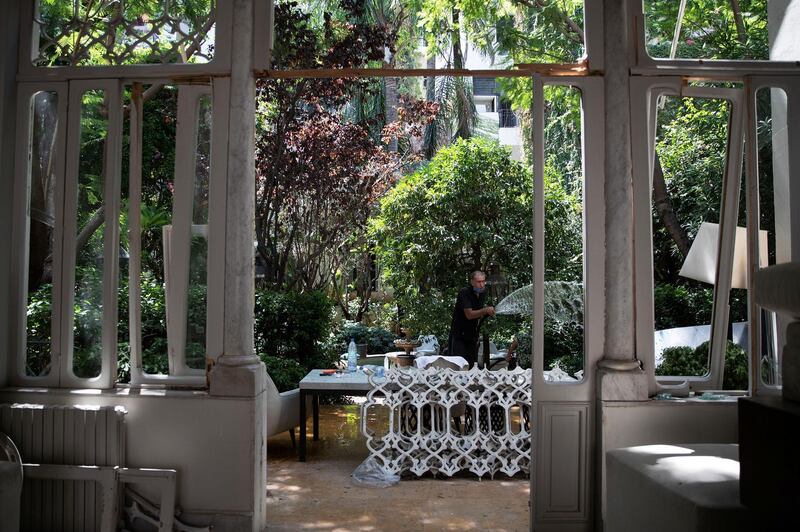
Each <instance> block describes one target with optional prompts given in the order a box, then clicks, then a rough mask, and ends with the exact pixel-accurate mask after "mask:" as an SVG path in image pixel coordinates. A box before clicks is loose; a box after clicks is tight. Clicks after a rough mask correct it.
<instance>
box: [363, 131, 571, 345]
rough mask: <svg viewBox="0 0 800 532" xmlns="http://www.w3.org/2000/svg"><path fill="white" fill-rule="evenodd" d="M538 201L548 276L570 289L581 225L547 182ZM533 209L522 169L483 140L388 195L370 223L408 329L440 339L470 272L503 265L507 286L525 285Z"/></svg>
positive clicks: (448, 151) (440, 158)
mask: <svg viewBox="0 0 800 532" xmlns="http://www.w3.org/2000/svg"><path fill="white" fill-rule="evenodd" d="M545 201H546V209H547V210H548V213H549V215H548V217H547V221H546V227H545V234H546V235H547V243H546V246H547V248H548V250H552V252H548V255H547V257H546V266H545V267H546V269H547V271H548V272H550V274H549V276H552V277H554V278H558V277H560V278H561V279H565V280H574V279H575V275H576V274H578V272H579V271H580V267H581V266H580V264H581V261H580V260H577V261H576V260H574V259H575V257H576V256H577V257H579V256H580V253H581V251H580V249H581V245H580V242H581V239H580V225H576V220H577V222H578V224H579V221H580V216H575V212H576V211H575V209H576V207H575V205H574V204H573V202H572V201H571V198H570V196H569V195H567V194H566V193H565V192H564V190H563V188H561V186H560V184H559V182H558V181H557V180H554V179H548V183H547V185H546V187H545ZM532 205H533V180H532V177H531V174H530V172H529V170H528V169H527V168H526V167H525V166H524V165H522V164H520V163H518V162H516V161H513V160H511V158H510V154H509V151H508V150H507V149H505V148H502V147H500V146H499V145H498V144H497V143H496V142H492V141H488V140H485V139H480V138H472V139H469V140H463V139H460V140H458V141H456V142H455V143H454V144H452V145H451V146H449V147H447V148H443V149H441V150H440V151H439V152H438V153H437V154H436V156H435V157H434V158H433V159H432V160H431V162H430V164H429V165H427V166H426V167H424V168H422V169H420V170H419V171H417V172H416V173H414V174H412V175H410V176H408V177H406V178H405V179H403V180H402V181H401V182H400V183H399V184H398V185H397V186H396V187H395V188H394V189H393V190H391V191H390V192H389V193H388V194H387V195H386V197H385V198H384V199H383V200H382V201H381V208H380V213H379V214H378V215H376V216H374V217H373V218H372V219H371V220H370V234H371V237H372V238H373V239H374V241H375V242H376V253H377V256H378V260H379V263H380V264H381V265H382V267H383V277H384V279H385V281H386V282H387V283H388V284H389V285H390V286H391V287H392V288H393V289H394V294H395V298H396V300H397V302H398V304H399V305H400V307H401V309H402V310H403V312H404V317H405V321H406V322H407V324H409V325H410V326H411V327H412V328H413V329H415V330H417V331H419V332H428V331H430V332H433V333H436V334H438V335H440V336H445V335H446V328H447V327H448V326H449V319H450V309H451V306H452V302H453V298H454V297H455V294H456V292H457V291H458V289H459V288H460V287H462V286H464V285H465V284H466V283H467V277H468V274H469V272H470V271H472V270H476V269H487V267H488V266H489V264H491V263H497V264H500V265H502V267H503V271H504V272H505V275H506V277H507V278H508V279H509V282H510V283H511V285H512V286H522V285H525V284H528V283H530V282H531V258H532V254H533V240H532V234H533V231H532V215H533V213H532ZM578 275H579V274H578ZM422 328H426V329H427V330H426V331H423V330H422Z"/></svg>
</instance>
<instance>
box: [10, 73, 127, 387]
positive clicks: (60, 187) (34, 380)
mask: <svg viewBox="0 0 800 532" xmlns="http://www.w3.org/2000/svg"><path fill="white" fill-rule="evenodd" d="M18 87H19V89H20V92H19V94H21V95H22V96H23V97H22V98H19V99H18V101H17V123H18V124H20V125H21V126H22V128H23V132H24V136H22V138H24V139H27V141H26V142H18V143H17V146H16V155H15V185H14V198H15V210H14V221H13V227H14V232H13V235H14V236H13V238H14V243H13V253H14V261H13V268H14V269H15V271H14V278H15V279H16V280H17V283H16V284H15V286H14V287H13V290H15V293H14V294H13V299H12V300H13V301H14V302H15V303H13V305H14V309H15V311H14V312H12V317H11V320H12V323H14V329H15V330H16V332H17V333H16V334H13V335H12V339H11V343H12V352H13V353H14V355H13V356H12V357H11V359H12V360H13V361H14V362H12V368H13V369H12V372H11V377H12V380H13V381H14V382H16V383H17V384H20V385H25V384H28V385H31V384H38V385H43V386H58V387H63V388H78V387H80V388H110V387H111V386H112V385H113V383H114V380H115V378H116V364H117V321H116V320H117V293H116V277H117V272H118V267H119V265H118V262H117V261H118V257H117V253H118V249H119V231H118V226H117V224H116V223H108V220H117V219H118V218H119V204H120V201H119V186H120V172H121V162H122V159H121V154H122V152H121V150H122V100H121V85H120V83H119V81H118V80H115V79H101V80H73V81H70V82H67V83H64V82H55V83H46V82H42V83H20V84H19V85H18ZM90 90H101V91H103V92H104V94H105V101H106V104H107V108H108V122H107V131H106V138H105V146H104V151H105V158H106V161H107V165H106V168H105V175H104V176H103V205H104V207H105V216H106V220H107V221H106V223H104V227H103V295H102V301H103V320H102V337H101V345H102V355H101V372H100V375H98V376H97V377H93V378H80V377H77V376H76V375H75V373H74V371H73V361H74V356H73V337H74V326H73V323H74V299H75V260H76V250H75V240H76V236H77V211H76V209H77V197H78V172H79V164H80V132H81V108H82V105H81V98H82V97H83V94H84V93H86V92H87V91H90ZM50 91H52V92H56V93H57V94H58V95H59V102H58V117H59V132H58V133H60V134H59V136H58V137H57V139H56V145H55V150H56V151H55V159H54V161H55V162H56V173H55V177H56V179H57V182H56V191H55V203H56V222H55V233H54V238H53V291H52V301H51V309H52V321H51V333H50V334H51V348H50V368H51V369H50V371H49V373H48V374H47V375H45V376H41V377H37V376H29V375H25V363H26V356H27V352H26V343H27V340H26V339H27V327H26V324H27V320H26V319H25V315H26V304H27V300H28V294H27V286H28V283H27V269H28V249H29V242H30V186H31V184H30V168H31V166H30V138H31V134H32V129H31V122H32V118H31V111H32V109H31V102H32V97H33V96H34V95H35V94H36V93H37V92H50ZM62 124H63V125H62ZM62 132H63V133H62Z"/></svg>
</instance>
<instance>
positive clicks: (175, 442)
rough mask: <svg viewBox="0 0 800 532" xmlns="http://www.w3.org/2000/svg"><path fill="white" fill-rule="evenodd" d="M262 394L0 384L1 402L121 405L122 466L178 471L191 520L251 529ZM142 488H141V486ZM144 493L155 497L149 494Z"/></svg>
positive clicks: (180, 503) (182, 499)
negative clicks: (29, 387)
mask: <svg viewBox="0 0 800 532" xmlns="http://www.w3.org/2000/svg"><path fill="white" fill-rule="evenodd" d="M260 398H263V394H262V396H260V397H259V398H255V399H254V398H218V397H210V396H209V395H208V394H207V393H206V392H200V391H174V390H134V389H129V388H120V389H117V390H107V391H102V392H101V391H99V390H72V391H70V390H66V389H51V390H47V391H45V390H39V391H35V390H31V391H12V390H3V391H0V403H14V402H25V403H38V404H95V405H120V406H123V407H125V408H126V409H127V411H128V413H127V415H126V416H125V425H126V442H127V464H126V465H127V466H128V467H145V468H146V467H153V468H171V469H177V471H178V489H177V504H178V506H180V507H181V510H182V515H183V517H182V518H181V519H185V520H187V521H189V522H190V523H191V524H195V525H211V524H213V525H214V531H215V532H221V531H225V530H249V529H250V528H251V526H250V522H251V520H252V515H253V511H254V509H253V485H254V482H255V481H256V479H257V478H259V477H260V478H262V479H263V475H258V472H257V471H255V466H254V465H253V464H255V463H258V461H257V460H256V458H255V457H254V451H255V450H256V449H257V448H256V446H254V444H253V441H254V439H257V436H258V435H257V434H256V433H255V432H256V430H259V429H260V428H263V425H262V427H259V426H258V424H257V423H256V422H255V421H256V420H255V418H254V413H255V411H256V406H257V403H258V401H259V400H260ZM142 491H143V492H144V491H145V490H144V488H143V487H142ZM148 495H149V498H150V500H152V501H153V502H155V503H158V500H159V499H158V497H157V496H156V494H155V493H149V494H148Z"/></svg>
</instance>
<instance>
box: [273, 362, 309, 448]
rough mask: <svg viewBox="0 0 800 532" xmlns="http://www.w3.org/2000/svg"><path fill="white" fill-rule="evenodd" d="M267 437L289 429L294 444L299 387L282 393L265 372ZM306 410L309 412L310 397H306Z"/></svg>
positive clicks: (298, 415)
mask: <svg viewBox="0 0 800 532" xmlns="http://www.w3.org/2000/svg"><path fill="white" fill-rule="evenodd" d="M266 393H267V438H271V437H272V436H275V435H276V434H280V433H281V432H285V431H287V430H288V431H289V435H290V436H291V438H292V445H294V444H295V439H294V428H295V427H296V426H297V422H298V419H299V418H300V388H295V389H294V390H289V391H286V392H283V393H280V392H278V387H277V386H275V383H274V382H272V378H271V377H270V376H269V374H267V392H266ZM306 401H307V404H306V412H308V413H311V399H310V398H307V399H306Z"/></svg>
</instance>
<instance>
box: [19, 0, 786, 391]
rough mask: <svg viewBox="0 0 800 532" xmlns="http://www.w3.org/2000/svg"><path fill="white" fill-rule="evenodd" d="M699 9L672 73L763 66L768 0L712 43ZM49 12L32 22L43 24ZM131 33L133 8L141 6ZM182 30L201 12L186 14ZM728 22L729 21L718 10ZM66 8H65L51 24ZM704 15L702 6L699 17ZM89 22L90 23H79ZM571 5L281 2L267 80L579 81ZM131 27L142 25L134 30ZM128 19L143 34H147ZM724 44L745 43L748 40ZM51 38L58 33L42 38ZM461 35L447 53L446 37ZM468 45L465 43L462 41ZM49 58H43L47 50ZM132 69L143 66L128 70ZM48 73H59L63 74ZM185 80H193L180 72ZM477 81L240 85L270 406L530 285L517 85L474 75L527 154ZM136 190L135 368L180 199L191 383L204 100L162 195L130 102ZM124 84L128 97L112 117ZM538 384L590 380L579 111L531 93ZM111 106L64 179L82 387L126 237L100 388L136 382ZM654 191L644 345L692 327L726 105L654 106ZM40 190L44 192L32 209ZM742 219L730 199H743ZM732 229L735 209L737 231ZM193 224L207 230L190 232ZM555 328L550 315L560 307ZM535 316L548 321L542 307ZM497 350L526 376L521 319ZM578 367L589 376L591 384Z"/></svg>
mask: <svg viewBox="0 0 800 532" xmlns="http://www.w3.org/2000/svg"><path fill="white" fill-rule="evenodd" d="M710 3H711V2H708V1H704V2H693V3H692V4H693V5H692V7H690V8H688V10H687V12H686V14H685V16H684V19H683V27H684V30H683V31H684V35H685V36H684V37H683V38H681V39H679V40H678V41H675V45H676V52H675V53H677V56H679V57H699V56H702V57H721V58H727V59H736V58H760V57H762V56H765V55H766V53H767V52H766V50H767V32H766V22H765V20H764V19H765V13H766V7H765V5H766V2H765V0H761V1H759V0H754V1H746V0H742V1H740V2H738V3H731V4H736V6H737V7H736V8H735V10H733V11H731V8H730V6H728V7H727V8H726V9H727V11H725V10H721V11H720V10H719V9H718V10H717V12H716V13H717V15H718V16H717V17H715V18H714V19H713V23H708V22H707V20H706V19H705V18H704V15H703V13H706V12H708V11H707V10H706V11H704V9H705V8H704V7H703V6H702V5H700V4H703V5H705V4H710ZM62 4H65V3H64V2H59V1H56V0H51V1H47V2H42V16H43V20H45V22H47V23H50V24H53V25H57V24H58V20H59V16H58V13H59V11H58V10H59V9H60V8H61V7H63V6H62ZM140 4H141V5H139V6H138V7H136V6H134V7H130V6H131V5H132V4H129V8H128V9H140V10H141V13H140V14H139V16H140V17H145V19H146V16H147V11H148V9H156V8H155V7H153V6H149V7H148V5H149V3H148V2H140ZM180 4H181V5H182V8H183V9H184V10H185V13H186V17H187V24H190V23H191V24H190V25H191V26H197V25H198V24H197V23H196V22H194V21H193V19H192V17H193V16H195V15H193V14H194V13H196V12H197V13H199V12H204V10H205V11H206V12H207V11H208V9H209V5H210V3H209V0H195V1H191V2H190V1H188V0H186V1H184V2H181V3H180ZM673 4H674V2H661V1H653V2H646V6H647V9H648V18H649V20H650V21H651V24H650V26H648V28H649V31H650V35H649V39H650V52H651V53H652V54H662V56H663V55H665V54H668V53H669V48H670V44H672V43H673V29H674V24H675V22H674V21H675V17H676V16H677V15H676V13H675V10H676V9H677V7H675V6H674V5H673ZM725 5H727V4H725ZM59 6H61V7H59ZM706 7H707V6H706ZM87 9H89V8H88V7H87ZM582 17H583V2H579V1H576V0H562V1H554V2H547V3H541V2H531V3H528V2H496V1H490V2H485V3H479V4H471V3H466V4H463V3H461V2H452V1H450V0H397V1H388V0H329V1H325V2H322V3H321V4H319V3H315V4H313V5H312V4H310V3H300V2H294V1H279V2H276V5H275V14H274V20H275V32H276V35H275V39H274V42H275V47H274V52H273V57H272V61H273V64H272V67H273V68H274V69H276V70H279V71H280V70H293V69H312V68H319V69H336V68H353V67H372V68H416V67H428V68H436V67H445V68H457V69H459V68H464V66H465V64H466V63H465V55H467V52H469V53H470V54H481V55H482V56H484V57H487V58H491V59H492V61H493V62H495V63H496V65H497V67H498V68H507V67H509V66H511V65H514V64H519V63H535V62H564V63H566V62H574V61H577V60H579V59H580V58H581V56H582V55H583V50H584V47H583V39H584V36H583V32H582V31H581V29H580V28H581V27H582ZM145 19H143V20H145ZM145 21H146V20H145ZM742 28H745V30H746V31H744V32H742ZM52 33H57V32H52ZM454 36H455V37H454ZM464 39H466V43H467V44H465V42H464ZM53 53H55V52H53ZM140 60H141V62H150V61H154V60H155V59H154V58H149V57H147V56H143V57H141V58H140ZM60 61H62V59H61V56H58V57H53V58H52V63H53V64H59V62H60ZM187 61H189V62H191V61H192V58H191V56H190V57H188V59H187ZM477 79H478V78H474V79H473V78H463V77H450V76H429V77H413V76H409V77H374V78H373V77H360V78H333V77H305V78H298V77H285V78H281V77H269V78H262V79H259V80H258V81H257V86H256V109H257V111H256V117H255V120H256V139H255V144H256V180H255V183H254V187H255V191H256V219H255V234H254V235H253V240H254V261H255V270H256V275H255V279H254V283H255V286H256V297H255V330H254V335H255V346H256V350H257V353H258V355H259V356H260V357H261V359H262V360H263V361H264V363H265V364H266V367H267V371H268V373H269V374H270V376H271V377H272V379H273V380H274V382H275V383H276V385H277V386H278V388H279V389H280V390H287V389H292V388H295V387H297V383H298V382H299V380H300V379H302V377H303V376H304V375H305V374H306V373H307V372H308V371H309V369H311V368H319V367H331V366H332V365H334V364H336V362H337V361H338V360H339V357H340V355H341V354H342V353H344V352H345V350H346V345H347V343H348V342H349V341H350V339H354V340H355V342H356V343H357V344H361V345H363V346H364V349H365V350H366V352H368V353H370V354H380V353H385V352H387V351H391V350H394V345H393V341H394V340H395V339H398V338H400V337H402V336H410V337H417V336H419V335H428V334H433V335H436V337H437V338H438V340H439V344H440V345H442V346H444V345H446V344H447V336H448V333H449V326H450V319H451V315H452V308H453V302H454V301H455V297H456V294H457V293H458V290H459V289H460V288H462V287H463V286H466V285H467V284H468V276H469V274H470V272H472V271H473V270H483V271H486V272H488V273H490V276H489V277H490V278H489V281H490V283H491V286H490V289H489V302H488V303H489V304H497V303H499V302H500V300H501V299H502V297H503V296H505V295H507V294H508V293H510V292H511V291H513V290H514V289H518V288H522V287H524V286H526V285H529V284H531V283H532V268H531V263H532V256H533V228H532V216H533V213H532V205H533V195H534V190H533V176H532V172H531V163H532V159H531V157H532V156H531V155H530V154H531V153H532V149H531V142H530V127H531V116H530V111H529V109H530V107H531V97H532V96H531V94H532V92H531V82H530V79H529V78H525V77H503V78H500V77H498V78H490V79H491V81H492V84H493V87H494V88H493V92H492V95H493V97H496V101H497V103H498V105H499V106H500V107H502V108H504V109H507V110H508V112H510V113H513V116H514V117H515V120H516V121H517V123H516V125H517V127H518V129H519V132H520V133H519V134H520V139H521V143H522V144H521V147H522V151H521V153H522V156H517V155H515V154H514V152H513V150H512V149H511V147H509V146H507V145H503V144H502V143H501V142H500V134H499V133H498V129H499V128H501V127H502V125H503V124H502V122H494V123H493V122H492V121H491V117H492V114H491V113H492V112H495V113H496V112H497V110H495V111H491V112H486V111H485V110H484V109H481V108H480V105H479V104H477V103H476V102H478V98H477V96H479V95H477V94H476V92H475V91H476V87H477V81H476V80H477ZM144 89H145V94H146V100H145V103H144V106H145V107H144V113H143V116H144V123H143V126H142V127H143V132H144V133H143V138H144V143H143V146H142V184H141V213H140V228H141V286H140V297H141V320H140V321H141V345H140V348H141V351H142V359H143V369H144V370H145V372H147V373H151V374H166V373H168V372H169V359H168V356H167V352H168V350H169V339H168V335H167V329H168V328H167V306H168V302H169V301H168V300H169V297H168V293H169V287H168V284H169V279H168V277H169V276H168V275H167V274H166V273H165V272H167V271H168V270H169V268H168V267H167V266H166V265H165V263H166V262H168V261H169V253H170V252H169V249H170V248H169V242H170V238H171V236H170V235H171V230H172V229H171V228H172V224H173V216H174V214H173V213H174V210H175V204H176V202H177V201H178V200H177V198H178V195H179V194H188V195H189V196H190V197H191V217H192V231H191V233H192V237H191V252H190V256H189V262H188V265H187V267H188V269H189V273H188V290H187V303H186V306H187V309H188V312H187V316H186V333H185V342H184V344H185V357H186V362H187V365H188V366H189V367H190V368H196V369H199V368H203V367H205V363H206V356H205V341H206V340H205V338H206V319H207V318H206V316H207V308H206V301H207V276H208V246H207V227H208V226H207V224H208V219H209V172H210V170H209V169H210V164H211V163H210V158H211V147H210V145H211V137H212V134H211V133H212V131H213V124H212V112H211V111H212V98H211V97H210V96H206V97H203V98H201V99H200V105H199V106H198V112H197V116H196V119H197V124H198V127H197V138H196V139H195V154H194V155H195V168H196V175H195V179H194V187H193V189H192V190H190V191H186V190H178V188H176V183H175V179H176V177H175V157H176V150H175V146H176V132H177V122H178V120H177V119H178V116H177V115H178V98H179V92H180V87H179V86H178V85H170V84H165V85H161V86H157V85H156V84H153V85H147V86H145V87H144ZM133 90H134V88H133V87H131V86H126V88H125V89H124V95H123V96H124V97H123V100H124V103H125V105H128V106H129V105H130V101H131V94H132V91H133ZM544 97H545V113H546V116H545V161H544V167H545V188H544V191H543V192H544V199H545V213H546V216H545V252H546V254H545V281H546V283H547V287H548V289H547V290H546V308H547V309H548V311H547V312H546V315H545V317H544V322H545V327H544V357H545V360H544V362H545V368H546V369H552V368H554V367H559V368H561V369H562V370H564V371H566V372H567V374H569V375H574V374H575V373H577V372H580V371H582V370H584V369H585V368H584V357H583V310H582V301H583V287H582V283H583V247H584V242H583V232H584V231H583V230H584V227H583V209H584V207H583V206H584V201H583V175H582V172H583V171H582V165H583V160H582V152H581V135H582V124H581V107H580V106H581V95H580V91H578V90H576V89H574V88H571V87H557V86H546V87H545V95H544ZM107 101H108V100H107V95H106V94H103V93H102V91H89V92H86V93H84V95H83V97H82V101H81V105H82V108H81V139H80V170H79V180H78V189H77V194H78V195H77V219H76V227H77V249H76V265H75V272H76V273H75V282H74V288H75V292H74V294H75V297H74V305H73V307H74V308H73V311H74V325H73V330H74V341H73V351H74V371H75V373H76V375H77V376H79V377H93V376H97V375H98V374H99V372H100V351H101V349H102V343H101V341H100V339H101V333H102V323H103V315H104V312H103V306H102V297H101V294H102V287H103V283H104V281H103V279H104V278H103V273H104V264H103V261H104V256H103V255H104V254H103V243H104V234H105V233H104V228H105V226H106V224H107V223H112V222H113V223H118V224H119V228H120V245H119V257H118V258H119V265H120V275H119V279H118V300H119V309H118V316H117V323H118V325H117V329H118V339H117V340H118V341H117V343H118V375H117V380H118V382H120V383H125V382H129V380H130V342H131V340H130V338H131V331H129V308H128V296H129V286H128V269H127V264H128V262H127V261H128V260H129V257H128V250H130V249H131V248H130V245H131V240H130V237H129V229H130V227H129V223H128V212H129V206H130V203H131V198H130V196H129V183H128V177H127V176H128V166H129V159H130V139H128V137H127V135H128V131H129V117H128V116H127V115H126V122H125V128H124V135H125V138H124V142H123V160H122V172H121V175H122V183H121V186H122V198H121V200H122V207H121V211H120V212H121V213H122V214H121V215H120V217H119V220H113V221H109V220H106V218H105V211H104V205H105V201H104V200H105V198H103V193H104V187H103V184H102V178H103V176H104V175H105V172H106V170H107V169H106V166H105V165H107V161H106V160H105V159H104V151H103V149H104V145H105V137H106V134H107V118H106V117H107V112H108V109H107V108H106V105H107ZM55 103H56V102H54V98H53V94H52V93H47V92H42V93H38V94H37V95H36V96H35V97H34V101H33V105H34V107H35V109H36V113H37V114H36V116H39V117H41V118H40V123H39V124H38V125H37V127H35V128H34V141H33V142H34V144H35V145H36V146H37V148H36V150H35V152H34V157H33V170H32V180H33V182H34V186H33V188H34V192H33V193H32V196H31V208H32V211H35V212H42V213H51V214H52V213H54V212H55V206H54V202H53V199H52V187H54V184H53V183H52V180H51V179H50V177H51V176H52V172H51V170H50V169H49V168H50V165H51V159H52V156H53V152H52V148H48V147H47V143H48V142H51V141H52V140H53V137H54V133H53V128H52V127H48V124H49V125H50V126H52V125H53V124H54V120H55V118H54V116H53V109H54V105H55ZM659 106H660V107H659V109H660V111H659V119H658V126H657V127H658V130H657V142H656V154H657V157H656V164H655V166H656V171H655V175H654V189H653V204H654V208H653V233H654V246H653V263H654V271H653V276H654V280H655V292H654V298H655V308H656V321H655V323H654V328H655V330H659V331H660V330H668V329H673V328H679V327H693V326H698V325H704V324H708V323H710V319H711V305H712V294H713V287H711V286H710V285H707V284H703V283H701V282H699V281H694V280H690V279H687V278H684V277H681V276H680V274H679V272H680V269H681V265H682V264H683V262H684V259H685V257H686V255H687V253H688V251H689V248H690V245H691V242H692V240H693V239H694V237H695V235H696V233H697V231H698V228H699V226H700V224H701V222H704V221H707V222H708V221H710V222H716V221H718V218H719V208H720V199H721V190H722V175H723V173H724V163H725V152H726V146H727V123H728V112H729V110H728V108H727V106H726V104H725V103H724V102H723V101H720V100H702V99H698V98H694V99H693V98H679V97H674V98H665V99H663V100H662V101H660V102H659ZM759 111H760V116H759V124H758V125H759V139H760V140H763V143H760V144H759V146H758V153H759V163H760V168H761V172H762V174H763V176H762V180H761V183H762V191H761V193H762V196H763V197H771V194H772V191H771V184H770V183H771V169H770V165H771V132H770V127H771V121H770V96H769V93H768V92H763V91H762V92H760V93H759ZM37 190H38V192H37ZM742 203H743V202H742ZM768 205H769V202H767V203H765V204H764V206H763V207H762V210H761V216H762V228H765V229H768V230H769V235H770V247H769V250H770V253H771V254H772V255H773V256H774V249H775V246H774V230H773V229H772V228H774V220H773V219H772V211H771V209H770V208H768ZM46 219H47V216H41V217H39V218H35V219H34V218H32V219H31V239H30V240H31V243H30V248H29V268H28V269H29V276H28V279H29V286H28V291H29V298H28V307H27V331H28V341H27V364H26V371H27V373H28V374H29V375H34V376H35V375H44V374H46V373H47V372H48V371H49V369H48V368H49V361H50V356H49V345H50V341H51V332H50V329H51V321H52V319H53V312H54V310H53V308H52V301H53V286H54V283H53V280H54V272H53V268H52V257H53V246H54V227H53V225H52V224H50V225H48V224H47V223H46ZM743 219H744V205H743V204H742V206H741V208H740V221H742V220H743ZM203 227H205V228H206V229H203ZM565 308H567V309H570V311H569V312H563V311H561V312H559V311H558V309H565ZM551 309H554V310H552V311H551ZM730 309H731V310H730V322H731V323H739V322H745V321H747V313H746V292H745V291H744V290H740V289H734V290H732V292H731V297H730ZM482 332H483V334H485V335H488V336H489V337H490V338H491V339H492V341H493V342H494V343H495V344H496V345H497V346H498V347H500V348H504V347H507V346H508V345H510V344H511V342H512V341H513V340H514V339H516V340H517V341H518V343H519V348H518V351H517V353H518V360H519V364H520V365H521V366H522V367H530V363H531V362H530V360H531V316H530V315H503V316H499V315H498V316H496V317H495V318H493V319H491V320H488V321H487V322H486V323H485V324H484V325H483V328H482ZM725 364H726V370H725V384H724V386H725V388H729V389H743V388H746V387H747V357H746V353H745V351H744V349H742V347H741V346H739V345H737V344H736V343H734V342H733V341H732V342H730V343H729V346H728V349H727V352H726V361H725ZM708 367H709V363H708V347H707V343H702V344H700V345H695V346H681V345H677V346H670V347H668V348H666V349H665V350H664V352H663V362H662V363H661V365H660V366H659V367H658V368H657V374H660V375H667V376H686V375H704V374H705V373H707V372H708ZM586 369H588V368H586Z"/></svg>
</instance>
